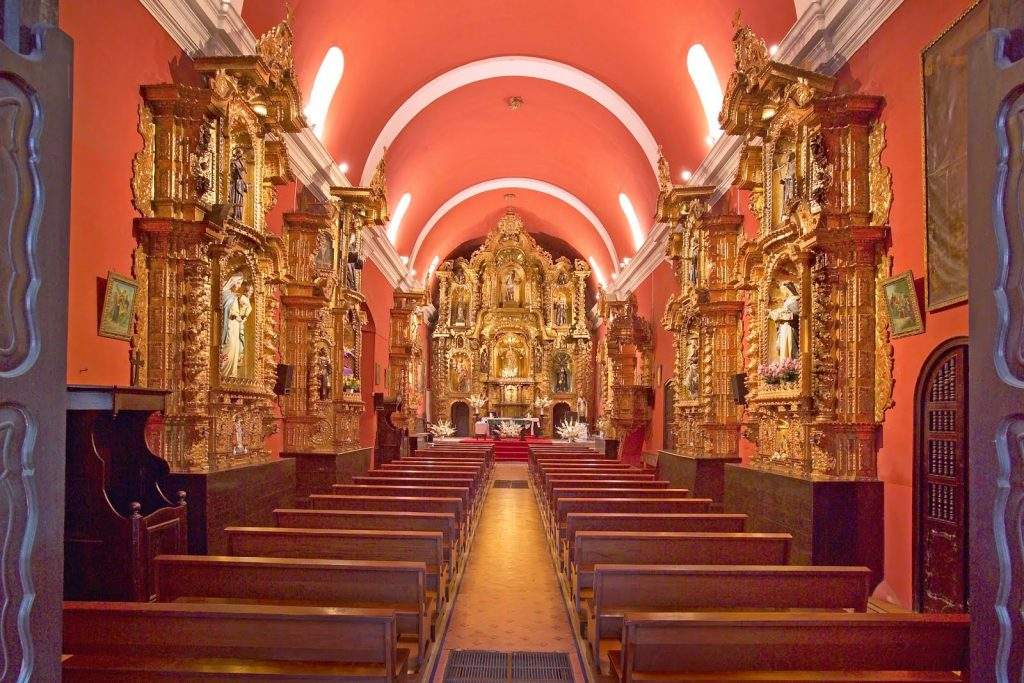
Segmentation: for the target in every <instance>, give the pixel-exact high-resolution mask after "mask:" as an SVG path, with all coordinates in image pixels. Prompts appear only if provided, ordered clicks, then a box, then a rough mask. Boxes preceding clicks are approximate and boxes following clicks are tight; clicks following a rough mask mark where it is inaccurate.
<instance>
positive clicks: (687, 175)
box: [679, 168, 693, 183]
mask: <svg viewBox="0 0 1024 683" xmlns="http://www.w3.org/2000/svg"><path fill="white" fill-rule="evenodd" d="M679 177H681V178H682V179H683V182H684V183H688V182H690V178H692V177H693V173H692V172H691V171H690V169H688V168H684V169H683V172H682V173H680V174H679Z"/></svg>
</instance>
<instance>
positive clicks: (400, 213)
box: [388, 192, 412, 244]
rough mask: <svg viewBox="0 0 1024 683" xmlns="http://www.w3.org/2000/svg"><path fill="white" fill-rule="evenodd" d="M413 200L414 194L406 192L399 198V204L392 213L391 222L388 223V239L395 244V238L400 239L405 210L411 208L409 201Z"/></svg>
mask: <svg viewBox="0 0 1024 683" xmlns="http://www.w3.org/2000/svg"><path fill="white" fill-rule="evenodd" d="M411 201H412V195H411V194H409V193H408V192H406V193H405V194H403V195H402V197H401V199H399V200H398V206H396V207H395V210H394V211H393V212H392V214H391V222H390V223H388V241H389V242H391V244H394V243H395V240H397V239H398V229H399V228H400V227H402V219H403V218H405V212H406V211H408V210H409V202H411Z"/></svg>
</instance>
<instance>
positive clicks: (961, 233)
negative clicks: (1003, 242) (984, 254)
mask: <svg viewBox="0 0 1024 683" xmlns="http://www.w3.org/2000/svg"><path fill="white" fill-rule="evenodd" d="M988 4H989V3H988V0H978V2H976V3H974V4H973V5H972V6H971V7H970V9H968V10H967V11H966V12H964V13H963V14H962V15H961V16H960V17H959V18H958V19H957V20H956V21H955V22H954V23H953V24H952V25H951V26H950V27H949V28H947V29H946V30H945V31H943V32H942V34H940V35H939V37H937V38H936V39H935V40H934V41H933V42H932V43H931V44H929V45H928V46H927V47H926V48H925V49H924V51H923V52H922V53H921V77H922V101H921V104H922V114H923V124H924V183H925V192H924V200H925V202H924V203H925V206H924V210H925V263H926V264H927V272H926V277H925V286H924V292H925V302H926V305H927V307H928V310H929V311H934V310H938V309H940V308H945V307H947V306H952V305H954V304H958V303H960V302H963V301H966V300H967V112H968V106H967V85H968V83H967V51H968V47H969V46H970V44H971V43H973V42H974V40H975V39H977V38H978V37H979V36H981V35H982V34H983V33H985V31H987V30H988V26H989V19H988Z"/></svg>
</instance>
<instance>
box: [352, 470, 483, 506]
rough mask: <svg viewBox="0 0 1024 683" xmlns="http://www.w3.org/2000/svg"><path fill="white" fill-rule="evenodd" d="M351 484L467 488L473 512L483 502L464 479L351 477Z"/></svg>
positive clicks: (421, 487) (468, 481)
mask: <svg viewBox="0 0 1024 683" xmlns="http://www.w3.org/2000/svg"><path fill="white" fill-rule="evenodd" d="M352 483H353V484H361V485H366V486H413V487H416V488H420V489H426V488H434V487H442V488H445V487H448V488H468V489H469V496H470V502H471V508H472V509H473V511H474V512H475V511H476V510H477V509H479V506H480V503H481V502H482V500H483V497H482V496H481V495H478V494H477V492H476V491H475V489H474V488H473V486H472V485H471V484H472V482H471V481H470V480H469V479H466V478H461V479H460V478H436V477H434V478H431V477H389V476H364V475H359V476H357V477H352Z"/></svg>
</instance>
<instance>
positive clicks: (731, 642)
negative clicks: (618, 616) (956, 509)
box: [609, 612, 970, 683]
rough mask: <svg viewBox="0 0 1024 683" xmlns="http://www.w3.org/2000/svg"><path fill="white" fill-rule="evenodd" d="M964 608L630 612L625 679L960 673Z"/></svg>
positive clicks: (619, 670)
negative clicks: (913, 611) (868, 611)
mask: <svg viewBox="0 0 1024 683" xmlns="http://www.w3.org/2000/svg"><path fill="white" fill-rule="evenodd" d="M968 629H969V618H968V617H967V615H964V614H849V613H846V614H843V613H839V614H827V613H826V614H816V613H799V612H798V613H744V612H737V613H703V614H702V613H685V612H676V613H671V612H670V613H663V614H659V613H642V612H641V613H628V614H626V617H625V624H624V627H623V633H622V646H621V647H622V649H621V650H619V651H614V652H610V653H609V659H610V661H611V665H612V671H613V673H614V675H615V676H616V678H617V679H618V680H619V681H621V683H634V682H639V681H681V682H685V681H719V682H723V681H724V682H727V683H728V682H730V681H758V680H760V681H765V680H772V681H809V680H816V681H825V680H827V681H876V682H883V681H904V682H905V681H960V680H964V681H966V680H970V675H969V673H968V666H969V657H968V647H969V638H968Z"/></svg>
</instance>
